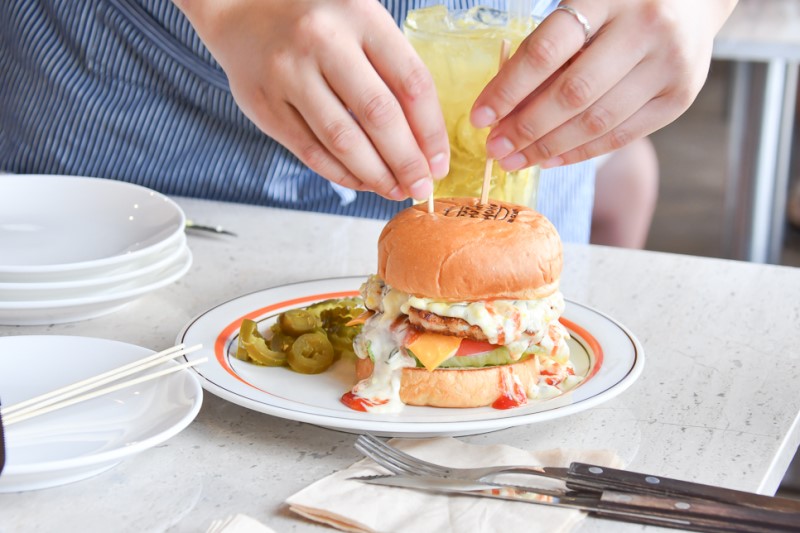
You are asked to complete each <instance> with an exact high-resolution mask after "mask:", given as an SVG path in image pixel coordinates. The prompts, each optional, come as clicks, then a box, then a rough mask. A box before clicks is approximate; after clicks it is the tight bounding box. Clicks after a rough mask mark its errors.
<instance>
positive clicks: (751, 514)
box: [350, 475, 800, 533]
mask: <svg viewBox="0 0 800 533" xmlns="http://www.w3.org/2000/svg"><path fill="white" fill-rule="evenodd" d="M350 479H352V480H355V481H360V482H362V483H369V484H373V485H384V486H391V487H402V488H407V489H416V490H425V491H428V492H437V493H445V494H458V495H463V496H473V497H482V498H492V499H500V500H509V501H517V502H525V503H534V504H539V505H549V506H555V507H566V508H571V509H578V510H581V511H586V512H589V513H591V514H593V515H596V516H598V517H600V518H610V519H615V520H622V521H626V522H636V523H639V524H647V525H657V526H662V527H670V528H678V529H689V530H694V531H742V532H745V533H751V532H752V533H756V532H758V533H762V532H763V533H771V532H776V531H795V532H796V531H798V530H799V527H800V513H791V512H781V511H773V510H765V509H753V508H749V507H742V506H738V505H731V504H725V503H719V502H711V501H703V500H697V499H691V498H672V497H665V496H653V495H648V494H631V493H623V492H617V491H612V490H604V491H602V492H596V491H595V492H587V491H574V490H566V491H564V490H560V489H540V488H532V487H526V486H519V485H502V484H495V483H483V482H474V481H464V480H458V479H453V478H441V477H429V476H403V475H388V476H366V477H354V478H350Z"/></svg>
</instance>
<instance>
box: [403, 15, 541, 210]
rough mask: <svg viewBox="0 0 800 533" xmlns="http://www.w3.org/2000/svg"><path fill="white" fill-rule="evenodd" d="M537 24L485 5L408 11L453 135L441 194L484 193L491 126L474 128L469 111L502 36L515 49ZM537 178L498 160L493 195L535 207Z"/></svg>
mask: <svg viewBox="0 0 800 533" xmlns="http://www.w3.org/2000/svg"><path fill="white" fill-rule="evenodd" d="M534 27H535V22H534V21H533V19H530V20H527V21H518V20H515V19H512V20H511V21H509V22H506V16H505V13H502V12H498V11H495V10H491V9H488V8H485V7H476V8H472V9H470V10H468V11H456V12H448V11H447V8H446V7H445V6H434V7H428V8H424V9H418V10H415V11H410V12H409V13H408V16H407V17H406V21H405V23H404V31H405V34H406V37H407V38H408V40H409V41H410V42H411V44H412V46H414V49H415V50H416V51H417V53H418V54H419V56H420V57H421V58H422V60H423V61H424V62H425V65H427V67H428V69H429V70H430V71H431V75H432V76H433V80H434V83H435V84H436V91H437V93H438V95H439V102H440V105H441V106H442V112H443V113H444V120H445V123H446V126H447V133H448V137H449V138H450V154H451V155H450V173H449V174H448V175H447V177H445V178H444V179H443V180H441V181H438V182H435V183H434V191H433V193H434V195H435V196H436V197H447V196H474V197H480V195H481V185H482V184H483V175H484V170H485V167H486V137H487V136H488V134H489V129H488V128H484V129H480V130H479V129H476V128H473V127H472V125H471V124H470V121H469V113H470V109H471V108H472V104H473V103H474V102H475V99H476V98H477V97H478V95H479V94H480V92H481V91H482V90H483V88H484V87H486V84H487V83H489V80H491V79H492V78H493V77H494V75H495V74H496V73H497V68H498V62H499V59H500V46H501V43H502V41H503V39H508V40H510V41H511V50H512V53H513V51H515V50H516V49H517V47H519V44H520V43H521V42H522V40H523V39H524V38H525V37H526V36H527V35H528V34H529V33H530V32H531V31H532V30H533V28H534ZM538 178H539V168H538V167H533V168H527V169H522V170H518V171H515V172H505V171H504V170H503V169H501V168H500V166H499V165H498V164H497V163H494V165H493V167H492V181H491V189H490V191H489V197H490V198H495V199H498V200H504V201H508V202H514V203H518V204H523V205H528V206H531V207H536V187H537V184H538Z"/></svg>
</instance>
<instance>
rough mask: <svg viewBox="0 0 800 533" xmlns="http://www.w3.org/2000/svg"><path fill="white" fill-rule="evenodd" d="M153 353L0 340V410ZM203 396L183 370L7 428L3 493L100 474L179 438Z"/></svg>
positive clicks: (74, 340)
mask: <svg viewBox="0 0 800 533" xmlns="http://www.w3.org/2000/svg"><path fill="white" fill-rule="evenodd" d="M151 353H153V351H152V350H148V349H147V348H142V347H140V346H134V345H132V344H126V343H122V342H117V341H111V340H105V339H96V338H88V337H67V336H57V335H50V336H46V335H42V336H11V337H0V391H2V392H3V402H4V405H6V406H8V405H12V404H14V403H16V402H19V401H22V400H25V399H28V398H31V397H34V396H37V395H39V394H43V393H45V392H48V391H51V390H54V389H57V388H59V387H62V386H65V385H69V384H71V383H74V382H76V381H79V380H82V379H85V378H89V377H92V376H95V375H97V374H99V373H101V372H103V371H106V370H110V369H112V368H115V367H118V366H121V365H123V364H125V363H128V362H131V361H135V360H137V359H141V358H143V357H146V356H147V355H148V354H151ZM166 364H175V363H173V362H170V363H165V365H166ZM202 399H203V393H202V389H201V387H200V384H199V382H198V380H197V378H196V377H195V376H194V374H193V373H191V372H187V371H185V370H184V371H180V372H176V373H175V374H171V375H167V376H164V377H162V378H160V379H156V380H154V381H150V382H145V383H142V384H140V385H137V386H133V387H130V388H127V389H123V390H120V391H117V392H114V393H111V394H107V395H105V396H100V397H98V398H94V399H92V400H88V401H85V402H82V403H78V404H75V405H72V406H69V407H65V408H63V409H61V410H58V411H54V412H52V413H47V414H45V415H41V416H39V417H36V418H32V419H30V420H25V421H23V422H19V423H17V424H15V425H13V426H9V427H8V428H6V435H5V438H6V466H5V469H4V470H3V473H2V475H0V492H17V491H25V490H35V489H43V488H47V487H54V486H58V485H63V484H65V483H71V482H73V481H78V480H81V479H85V478H88V477H90V476H93V475H96V474H99V473H100V472H103V471H104V470H107V469H109V468H111V467H113V466H114V465H116V464H117V463H119V462H120V461H122V460H123V459H125V458H127V457H130V456H132V455H134V454H136V453H139V452H141V451H143V450H146V449H148V448H152V447H153V446H156V445H158V444H160V443H162V442H164V441H166V440H167V439H169V438H171V437H173V436H174V435H176V434H177V433H178V432H180V431H181V430H182V429H184V428H185V427H186V426H188V425H189V424H190V423H191V422H192V420H194V418H195V416H196V415H197V412H198V411H199V410H200V405H201V404H202Z"/></svg>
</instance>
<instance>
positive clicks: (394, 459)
mask: <svg viewBox="0 0 800 533" xmlns="http://www.w3.org/2000/svg"><path fill="white" fill-rule="evenodd" d="M355 447H356V449H357V450H358V451H360V452H361V453H363V454H364V455H366V456H367V457H369V458H370V459H372V460H373V461H375V462H376V463H378V464H379V465H381V466H382V467H384V468H386V469H387V470H389V471H390V472H392V473H394V474H404V475H407V476H434V477H448V478H456V479H464V480H469V481H484V482H489V481H490V480H491V479H492V478H493V477H494V476H495V475H497V474H520V473H521V474H534V475H537V476H543V477H549V478H554V479H562V480H563V479H565V478H566V476H567V474H568V473H569V469H568V468H559V467H543V466H528V465H507V466H489V467H479V468H455V467H448V466H444V465H437V464H435V463H429V462H428V461H424V460H422V459H418V458H416V457H414V456H413V455H409V454H407V453H405V452H403V451H401V450H398V449H397V448H395V447H394V446H390V445H388V444H386V443H385V442H384V441H382V440H381V439H379V438H377V437H374V436H372V435H366V434H365V435H361V436H359V437H358V439H356V444H355Z"/></svg>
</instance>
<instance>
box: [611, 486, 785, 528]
mask: <svg viewBox="0 0 800 533" xmlns="http://www.w3.org/2000/svg"><path fill="white" fill-rule="evenodd" d="M597 508H598V514H601V515H602V514H603V513H604V512H606V513H615V514H616V515H617V516H615V518H618V516H619V515H624V514H625V513H630V514H631V515H638V514H646V515H649V516H650V517H652V518H654V519H661V520H663V521H664V522H665V523H661V524H660V525H663V526H666V527H678V528H685V529H693V530H695V531H744V532H764V533H767V532H779V531H795V532H796V531H800V514H796V513H786V512H781V511H773V510H767V509H753V508H751V507H742V506H739V505H730V504H726V503H720V502H713V501H706V500H697V499H692V498H672V497H665V496H651V495H642V494H631V493H629V492H624V493H623V492H616V491H605V492H603V493H602V495H601V497H600V502H599V503H598V506H597Z"/></svg>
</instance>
